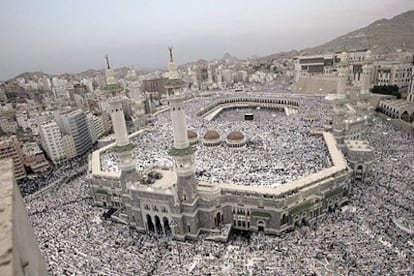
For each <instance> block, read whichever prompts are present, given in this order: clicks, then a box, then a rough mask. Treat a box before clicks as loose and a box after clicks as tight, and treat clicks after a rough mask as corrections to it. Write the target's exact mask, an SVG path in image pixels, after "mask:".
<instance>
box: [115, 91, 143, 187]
mask: <svg viewBox="0 0 414 276" xmlns="http://www.w3.org/2000/svg"><path fill="white" fill-rule="evenodd" d="M109 112H110V113H111V119H112V126H113V129H114V133H115V146H114V147H113V148H112V151H113V152H114V153H115V154H116V155H117V157H118V164H119V167H120V168H121V188H122V191H123V193H124V192H125V191H126V189H127V187H128V185H130V184H131V183H133V182H135V181H137V179H138V174H137V171H136V169H135V163H136V162H135V157H134V150H135V147H136V146H135V144H132V143H130V142H129V137H128V131H127V127H126V123H125V117H124V111H123V108H122V99H121V98H112V99H110V101H109Z"/></svg>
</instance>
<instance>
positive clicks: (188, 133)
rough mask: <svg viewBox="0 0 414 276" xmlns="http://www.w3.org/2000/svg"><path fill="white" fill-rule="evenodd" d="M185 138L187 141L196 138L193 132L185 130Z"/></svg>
mask: <svg viewBox="0 0 414 276" xmlns="http://www.w3.org/2000/svg"><path fill="white" fill-rule="evenodd" d="M187 137H188V139H193V138H197V133H196V132H195V131H192V130H189V129H187Z"/></svg>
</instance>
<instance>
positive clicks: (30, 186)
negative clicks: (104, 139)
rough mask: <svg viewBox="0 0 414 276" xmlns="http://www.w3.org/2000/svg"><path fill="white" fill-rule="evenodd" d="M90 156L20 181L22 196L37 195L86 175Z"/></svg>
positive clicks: (59, 165) (73, 160) (63, 163)
mask: <svg viewBox="0 0 414 276" xmlns="http://www.w3.org/2000/svg"><path fill="white" fill-rule="evenodd" d="M87 163H88V155H87V154H85V155H82V156H78V157H75V158H73V159H71V160H66V161H63V162H61V163H59V164H56V165H52V167H51V168H50V169H49V170H48V171H46V172H43V173H38V174H36V175H34V176H33V175H32V176H30V177H26V178H24V179H21V180H19V181H18V185H19V189H20V192H21V193H22V196H27V195H30V194H33V193H36V192H37V191H39V190H42V189H46V188H47V187H49V186H55V185H59V184H60V183H63V182H65V181H70V180H72V179H74V178H76V177H78V176H80V175H82V174H85V173H86V167H87Z"/></svg>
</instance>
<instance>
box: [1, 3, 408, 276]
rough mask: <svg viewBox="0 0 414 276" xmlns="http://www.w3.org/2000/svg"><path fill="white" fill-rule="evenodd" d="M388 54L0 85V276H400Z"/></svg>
mask: <svg viewBox="0 0 414 276" xmlns="http://www.w3.org/2000/svg"><path fill="white" fill-rule="evenodd" d="M407 14H410V15H412V14H414V12H413V11H409V12H407ZM391 20H392V19H391ZM373 24H374V25H375V24H383V23H373ZM384 24H385V23H384ZM359 34H360V35H361V34H362V31H361V30H359ZM361 36H364V35H363V34H362V35H361ZM364 43H365V42H364ZM328 45H329V44H328ZM344 45H345V44H344ZM355 45H356V44H355ZM400 46H401V47H399V48H394V49H389V48H386V47H382V46H381V45H379V44H375V45H373V43H365V44H364V47H349V45H348V47H345V46H344V47H342V49H340V50H338V49H335V48H331V49H329V50H327V51H319V52H317V51H316V52H315V51H312V50H310V49H308V50H302V51H297V50H291V51H287V52H283V53H279V54H274V55H272V56H268V57H266V58H264V57H263V58H259V57H249V58H238V57H235V56H232V55H231V54H229V53H225V54H224V55H223V57H222V58H216V59H211V60H204V59H199V60H197V61H195V62H187V63H180V60H178V59H177V53H179V52H180V48H179V47H175V46H174V47H172V46H167V45H166V46H165V50H164V52H162V53H157V55H161V56H163V57H165V66H164V69H159V70H147V69H146V70H138V69H134V67H133V66H129V65H128V66H125V67H122V68H114V66H113V65H112V63H114V60H116V58H117V57H116V56H112V55H111V53H110V52H109V53H108V54H106V55H102V58H101V62H102V66H101V67H103V68H104V69H97V70H95V69H93V70H88V71H84V72H81V73H75V74H53V75H52V74H47V73H43V72H26V73H22V74H20V75H18V76H16V77H14V78H11V79H9V80H7V81H0V133H1V135H0V159H1V160H2V161H1V162H2V163H1V164H0V168H1V170H2V173H0V175H1V177H2V178H1V179H0V183H1V185H3V186H2V189H3V190H4V193H3V194H2V195H1V197H0V202H1V203H0V204H1V205H0V215H1V216H0V222H1V224H0V226H2V225H3V223H4V225H5V227H4V229H5V232H4V233H5V234H4V235H3V233H2V236H4V238H1V239H0V244H1V243H3V244H4V245H3V246H2V247H0V249H1V251H0V260H2V262H0V274H1V275H411V274H413V273H414V270H413V267H414V265H413V257H414V205H413V201H414V150H413V141H414V74H413V73H414V72H413V71H414V45H413V47H409V46H408V45H407V44H404V45H400ZM5 160H8V161H7V162H6V161H5ZM10 160H11V161H10ZM10 206H13V208H12V209H10V208H11V207H10ZM9 210H10V211H9ZM8 231H10V235H7V234H6V233H8ZM12 236H13V238H11V237H12ZM16 260H20V261H16Z"/></svg>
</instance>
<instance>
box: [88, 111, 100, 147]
mask: <svg viewBox="0 0 414 276" xmlns="http://www.w3.org/2000/svg"><path fill="white" fill-rule="evenodd" d="M86 117H87V118H88V127H89V132H90V134H91V140H92V144H94V143H95V142H96V141H98V138H99V137H101V136H102V135H103V134H104V129H103V124H102V118H101V117H98V116H96V115H94V114H92V113H88V114H87V115H86Z"/></svg>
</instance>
